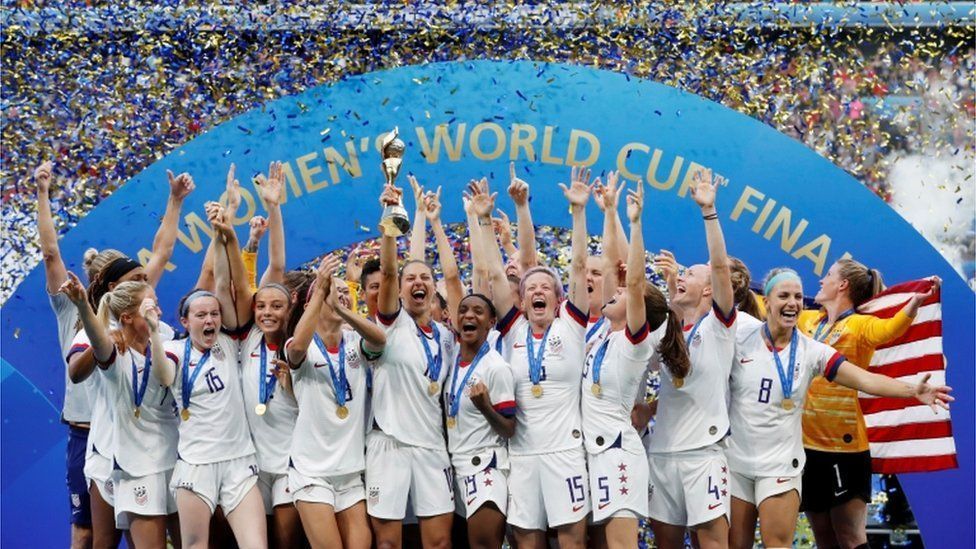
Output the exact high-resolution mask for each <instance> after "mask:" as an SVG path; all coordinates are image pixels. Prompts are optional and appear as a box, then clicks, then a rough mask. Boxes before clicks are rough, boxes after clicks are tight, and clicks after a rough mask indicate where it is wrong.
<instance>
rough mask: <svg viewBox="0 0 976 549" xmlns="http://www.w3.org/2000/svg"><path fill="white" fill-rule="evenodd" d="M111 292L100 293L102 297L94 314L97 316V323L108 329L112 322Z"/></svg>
mask: <svg viewBox="0 0 976 549" xmlns="http://www.w3.org/2000/svg"><path fill="white" fill-rule="evenodd" d="M111 308H112V292H105V293H104V294H102V299H101V300H100V301H99V302H98V312H97V313H96V316H97V317H98V323H99V324H101V325H102V327H103V328H105V329H106V330H108V329H109V327H110V324H111V322H112V312H111Z"/></svg>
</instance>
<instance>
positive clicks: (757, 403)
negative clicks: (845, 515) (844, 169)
mask: <svg viewBox="0 0 976 549" xmlns="http://www.w3.org/2000/svg"><path fill="white" fill-rule="evenodd" d="M764 294H765V297H766V309H767V315H766V322H765V323H764V324H761V325H759V326H755V327H753V328H751V329H749V330H745V331H742V332H740V333H739V334H738V338H737V344H736V352H735V359H736V360H735V363H734V364H733V366H732V380H731V391H732V404H731V412H730V415H731V420H732V436H731V437H730V444H729V450H728V457H729V466H730V469H731V472H732V478H731V479H730V481H731V487H732V533H731V540H732V545H733V547H751V546H752V544H753V536H754V532H755V529H756V519H757V518H758V519H759V533H760V536H761V537H762V541H763V544H764V545H765V546H766V547H786V546H789V545H790V544H791V543H792V542H793V534H794V531H795V530H796V519H797V514H798V512H799V508H800V479H801V474H802V471H803V465H804V463H805V460H806V455H805V453H804V450H803V430H802V423H801V420H802V417H803V416H802V409H803V403H804V400H805V399H806V394H807V388H808V387H809V385H810V382H811V381H812V380H813V378H814V377H815V376H817V375H822V376H824V377H826V378H827V379H828V380H829V381H833V382H834V383H838V384H840V385H844V386H846V387H850V388H852V389H856V390H858V391H862V392H865V393H868V394H873V395H877V396H884V397H894V398H915V399H917V400H918V401H919V402H921V403H923V404H928V405H929V406H931V407H932V408H933V409H935V406H936V405H938V406H942V407H943V408H947V409H948V402H950V401H952V400H953V398H952V397H951V396H949V395H948V393H949V391H950V390H951V389H950V388H948V387H945V386H932V385H929V384H928V383H927V381H928V379H929V377H930V374H926V375H925V376H920V377H919V380H918V383H917V384H916V385H909V384H907V383H903V382H901V381H897V380H894V379H891V378H889V377H886V376H883V375H879V374H874V373H871V372H868V371H867V370H863V369H861V368H859V367H858V366H855V365H854V364H851V363H850V362H847V361H846V360H845V359H844V357H843V356H841V355H840V353H838V352H836V351H835V350H834V349H833V348H831V347H829V346H827V345H825V344H823V343H820V342H819V341H816V340H815V339H812V338H810V337H808V336H806V335H805V334H803V333H802V332H801V331H800V330H799V329H797V327H796V322H797V319H798V318H799V315H800V312H801V311H802V310H803V286H802V284H801V282H800V277H799V276H798V275H797V274H796V272H794V271H792V270H790V269H774V270H773V271H772V272H770V274H769V276H768V277H767V279H766V283H765V285H764Z"/></svg>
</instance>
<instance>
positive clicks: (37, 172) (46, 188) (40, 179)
mask: <svg viewBox="0 0 976 549" xmlns="http://www.w3.org/2000/svg"><path fill="white" fill-rule="evenodd" d="M53 170H54V165H53V164H51V161H50V160H48V161H46V162H43V163H42V164H41V165H40V166H38V167H37V168H35V169H34V182H35V183H37V192H38V193H44V194H47V193H49V192H50V191H51V180H52V179H53V176H52V175H51V174H52V172H53Z"/></svg>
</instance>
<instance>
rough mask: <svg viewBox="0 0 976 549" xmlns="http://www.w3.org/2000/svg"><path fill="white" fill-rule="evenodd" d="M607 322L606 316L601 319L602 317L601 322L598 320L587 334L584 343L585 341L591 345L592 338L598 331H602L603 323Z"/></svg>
mask: <svg viewBox="0 0 976 549" xmlns="http://www.w3.org/2000/svg"><path fill="white" fill-rule="evenodd" d="M606 320H607V317H605V316H601V317H600V320H597V321H596V323H595V324H593V327H591V328H590V329H589V330H588V331H587V332H586V338H585V339H584V341H585V342H587V343H589V341H590V338H592V337H593V336H594V335H595V334H596V333H597V332H598V331H600V326H603V323H604V321H606Z"/></svg>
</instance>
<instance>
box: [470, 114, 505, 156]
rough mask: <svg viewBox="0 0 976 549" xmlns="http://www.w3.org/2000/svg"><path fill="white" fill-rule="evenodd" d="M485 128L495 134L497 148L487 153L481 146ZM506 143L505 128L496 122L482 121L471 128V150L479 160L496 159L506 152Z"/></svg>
mask: <svg viewBox="0 0 976 549" xmlns="http://www.w3.org/2000/svg"><path fill="white" fill-rule="evenodd" d="M485 130H489V131H490V132H491V133H494V134H495V149H494V150H493V151H491V152H490V153H486V152H485V151H484V149H482V148H481V134H482V133H483V132H484V131H485ZM506 145H507V143H506V138H505V130H503V129H502V127H501V126H499V125H498V124H495V123H494V122H482V123H480V124H478V125H477V126H475V127H474V128H472V129H471V152H472V153H473V154H474V156H475V158H478V159H479V160H494V159H496V158H498V157H499V156H501V155H502V153H504V152H505V147H506Z"/></svg>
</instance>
